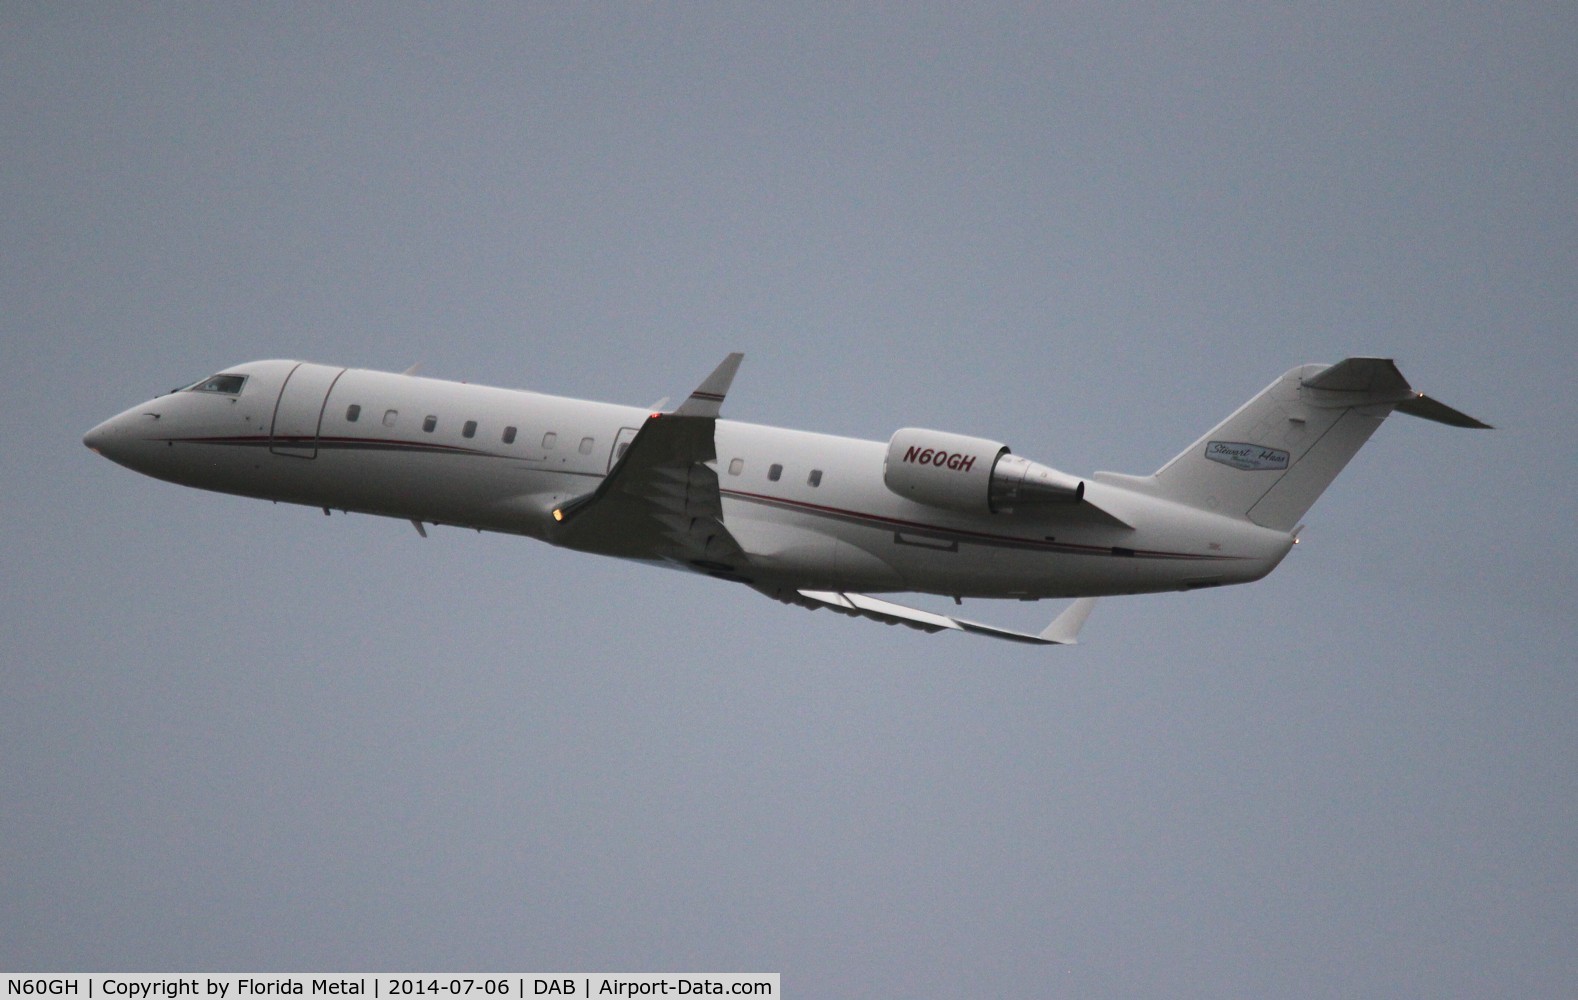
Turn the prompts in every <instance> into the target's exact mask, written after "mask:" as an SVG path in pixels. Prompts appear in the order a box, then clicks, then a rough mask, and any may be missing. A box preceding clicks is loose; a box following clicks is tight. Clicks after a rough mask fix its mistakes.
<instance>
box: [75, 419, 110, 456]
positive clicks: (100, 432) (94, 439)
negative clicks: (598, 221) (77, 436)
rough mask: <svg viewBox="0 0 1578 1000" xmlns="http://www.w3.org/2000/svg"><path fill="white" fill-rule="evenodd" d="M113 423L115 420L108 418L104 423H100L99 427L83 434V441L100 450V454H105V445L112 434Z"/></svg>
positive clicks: (95, 449) (97, 450)
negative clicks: (111, 425)
mask: <svg viewBox="0 0 1578 1000" xmlns="http://www.w3.org/2000/svg"><path fill="white" fill-rule="evenodd" d="M111 423H113V421H110V420H106V421H104V423H102V424H99V425H98V426H97V427H95V428H93V429H92V430H90V431H88V432H87V433H86V434H84V435H82V443H83V444H84V445H87V446H88V447H89V448H91V449H93V450H94V451H96V452H98V453H99V454H100V455H102V454H104V446H105V445H106V444H108V443H109V440H110V435H111V433H112V432H111V431H110V424H111Z"/></svg>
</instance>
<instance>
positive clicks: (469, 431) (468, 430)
mask: <svg viewBox="0 0 1578 1000" xmlns="http://www.w3.org/2000/svg"><path fill="white" fill-rule="evenodd" d="M460 436H461V437H468V438H474V437H476V436H477V422H476V421H475V420H468V421H466V423H465V426H464V427H462V428H460Z"/></svg>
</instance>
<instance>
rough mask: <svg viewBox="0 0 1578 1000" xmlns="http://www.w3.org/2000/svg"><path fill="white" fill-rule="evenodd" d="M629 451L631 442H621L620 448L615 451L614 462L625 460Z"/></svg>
mask: <svg viewBox="0 0 1578 1000" xmlns="http://www.w3.org/2000/svg"><path fill="white" fill-rule="evenodd" d="M629 450H630V442H629V441H621V442H619V447H618V448H615V449H614V461H616V462H617V461H619V460H620V459H621V458H624V457H625V452H627V451H629Z"/></svg>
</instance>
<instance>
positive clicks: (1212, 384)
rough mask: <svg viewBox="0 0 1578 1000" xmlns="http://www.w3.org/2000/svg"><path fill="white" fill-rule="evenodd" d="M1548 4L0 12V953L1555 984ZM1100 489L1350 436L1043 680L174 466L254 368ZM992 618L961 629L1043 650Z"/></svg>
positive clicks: (1564, 352)
mask: <svg viewBox="0 0 1578 1000" xmlns="http://www.w3.org/2000/svg"><path fill="white" fill-rule="evenodd" d="M1575 53H1578V10H1575V8H1574V7H1573V6H1572V5H1571V4H1565V3H1562V4H1559V3H1552V4H1532V5H1531V4H1484V5H1435V4H1431V5H1418V4H1404V5H1394V4H1377V3H1363V4H1351V5H1344V4H1335V5H1333V4H1323V5H1304V4H1292V5H1283V4H1278V5H1268V4H1258V3H1257V4H1243V5H1219V4H1197V5H1188V6H1187V7H1152V6H1149V5H1133V4H1124V5H1108V4H1094V5H1090V4H1080V5H1069V6H1066V7H1064V6H1062V5H1054V4H1038V5H1026V6H998V5H986V6H979V5H972V6H971V7H970V8H969V9H968V10H965V9H963V8H957V7H955V6H953V5H924V4H919V5H917V4H903V5H885V6H882V7H867V6H847V5H834V6H823V5H713V4H682V5H680V4H576V5H555V6H538V5H513V4H512V5H463V6H451V5H429V4H422V5H405V4H376V5H355V4H334V5H304V4H279V3H249V4H235V5H218V4H182V5H170V4H136V5H125V4H119V5H108V4H61V3H31V2H13V3H8V4H5V5H4V6H3V8H0V88H3V89H0V139H3V146H0V148H3V150H4V152H3V153H0V164H3V169H0V209H3V214H0V225H3V227H4V230H3V232H4V244H3V245H4V249H5V252H4V255H3V257H0V328H3V329H4V331H5V335H4V339H3V341H0V343H3V350H4V358H5V368H6V371H7V377H6V379H5V384H4V388H3V389H0V392H3V393H4V397H3V398H4V402H5V407H4V413H5V417H6V421H7V431H6V433H5V434H4V436H3V438H0V456H3V462H4V465H3V467H0V468H3V475H0V512H3V517H0V661H3V662H0V666H3V670H0V968H6V969H44V970H79V971H80V970H115V969H120V970H124V969H168V970H194V971H197V970H231V971H235V970H248V971H252V970H324V969H353V970H391V969H393V970H437V969H445V970H450V969H462V970H528V971H529V970H558V969H584V970H593V971H596V970H616V969H630V970H702V969H708V970H745V971H780V972H782V973H783V975H784V979H783V987H784V990H785V992H786V994H788V993H792V994H793V995H794V996H796V997H802V996H803V997H810V996H839V995H858V996H950V995H960V994H965V993H968V994H971V995H978V996H993V995H996V996H1016V995H1017V996H1031V995H1049V996H1058V995H1062V996H1080V997H1093V996H1112V997H1130V996H1145V995H1156V996H1161V995H1165V996H1171V997H1220V996H1285V997H1298V996H1321V997H1326V996H1388V997H1432V998H1434V997H1443V996H1455V997H1475V996H1487V997H1488V996H1498V997H1500V996H1519V997H1556V996H1564V997H1566V996H1572V995H1573V993H1574V990H1575V988H1578V856H1575V855H1578V835H1575V831H1578V775H1575V771H1574V762H1575V761H1578V739H1575V719H1578V677H1575V659H1578V657H1575V654H1574V648H1575V638H1578V637H1575V634H1574V633H1575V626H1574V620H1575V617H1578V606H1575V599H1574V594H1575V586H1574V583H1575V581H1574V569H1573V567H1574V563H1575V556H1578V551H1575V543H1574V521H1575V514H1578V509H1575V505H1578V501H1575V494H1578V489H1575V487H1578V483H1575V470H1578V446H1575V444H1574V434H1573V426H1574V424H1575V422H1578V421H1575V418H1578V408H1575V405H1574V401H1573V400H1574V388H1573V387H1574V385H1575V383H1578V364H1575V353H1578V352H1575V337H1574V322H1575V321H1574V317H1575V316H1578V280H1575V278H1578V266H1575V265H1578V186H1575V182H1574V177H1575V176H1578V175H1575V165H1578V58H1575V56H1574V54H1575ZM731 350H741V351H744V352H745V354H746V361H745V366H744V368H743V369H742V370H741V373H740V376H739V378H738V379H737V380H736V381H735V384H734V391H733V393H732V394H731V395H730V397H729V400H728V404H727V406H726V410H725V413H726V415H729V416H733V417H736V418H738V419H743V420H751V421H757V422H764V423H777V424H787V425H794V426H800V427H806V428H810V429H815V430H823V431H829V432H836V433H842V434H850V435H855V436H861V437H868V438H877V439H886V438H887V436H888V435H889V434H891V433H892V431H893V430H894V429H896V428H898V427H901V426H907V425H920V426H933V427H941V428H946V429H950V430H956V431H959V432H962V433H970V434H980V435H989V436H992V437H998V438H1001V439H1004V440H1006V441H1008V443H1009V444H1010V445H1011V446H1012V447H1013V448H1014V450H1015V451H1016V452H1017V453H1019V454H1023V455H1025V456H1027V457H1030V458H1033V459H1035V460H1038V461H1041V462H1045V463H1047V464H1050V465H1053V466H1056V467H1058V468H1061V469H1066V470H1068V471H1070V472H1074V473H1077V474H1089V473H1090V472H1092V471H1095V470H1096V469H1113V470H1117V471H1124V472H1136V473H1145V472H1150V471H1152V470H1153V469H1155V468H1156V467H1157V466H1158V465H1160V464H1161V462H1162V461H1164V460H1165V459H1166V458H1168V457H1169V456H1171V455H1172V454H1174V453H1175V452H1176V451H1178V450H1179V449H1180V448H1182V447H1183V446H1185V445H1187V444H1188V443H1189V442H1190V441H1192V440H1193V439H1194V438H1195V436H1196V435H1198V434H1199V433H1201V432H1203V431H1204V430H1205V429H1207V428H1209V427H1210V426H1211V425H1212V424H1213V423H1214V422H1216V421H1217V420H1218V419H1220V418H1221V417H1223V416H1225V415H1226V414H1227V413H1229V412H1230V411H1231V410H1232V409H1233V408H1234V407H1236V406H1238V405H1239V403H1241V402H1242V401H1243V400H1244V399H1246V398H1248V397H1249V396H1250V395H1252V394H1253V393H1254V392H1256V391H1258V390H1259V389H1260V388H1261V387H1262V386H1264V385H1265V384H1266V383H1267V382H1269V381H1270V380H1271V379H1272V378H1274V377H1275V376H1276V375H1278V374H1280V373H1281V372H1283V371H1284V370H1286V369H1287V368H1289V367H1291V366H1293V365H1295V364H1299V363H1303V362H1312V361H1318V362H1331V361H1336V360H1338V359H1340V358H1342V357H1345V356H1348V355H1352V354H1363V355H1382V356H1388V357H1395V358H1397V359H1398V362H1399V364H1400V366H1401V367H1402V369H1403V371H1404V372H1405V373H1406V374H1407V375H1408V376H1409V378H1410V379H1411V380H1412V381H1413V382H1414V383H1415V385H1416V386H1417V387H1419V388H1421V389H1423V390H1425V391H1427V392H1430V393H1431V394H1433V395H1435V396H1437V397H1438V398H1440V399H1442V400H1444V401H1446V402H1448V403H1450V404H1452V405H1454V406H1457V407H1460V408H1462V409H1464V410H1466V411H1467V412H1469V413H1472V414H1474V415H1476V416H1479V417H1481V418H1483V419H1485V420H1487V421H1489V422H1491V423H1493V424H1496V425H1497V426H1498V428H1499V429H1497V430H1496V431H1494V432H1477V433H1470V432H1466V431H1456V430H1452V429H1449V428H1445V427H1441V426H1438V425H1435V424H1429V423H1425V422H1423V421H1417V420H1410V419H1407V418H1404V417H1394V418H1393V419H1392V420H1390V421H1388V422H1387V424H1386V426H1384V427H1383V428H1382V429H1381V431H1380V432H1379V433H1378V434H1377V435H1376V437H1375V439H1374V440H1373V441H1372V443H1371V444H1370V445H1369V446H1368V447H1367V448H1366V449H1365V450H1364V451H1363V452H1361V453H1360V455H1359V457H1358V458H1357V459H1356V460H1355V461H1354V462H1353V463H1352V465H1351V466H1350V467H1349V469H1348V471H1347V472H1346V473H1345V474H1344V475H1343V477H1342V478H1340V479H1339V480H1338V481H1337V483H1336V485H1335V486H1334V487H1333V488H1332V489H1331V490H1330V491H1329V492H1328V493H1327V494H1326V495H1325V497H1323V498H1322V500H1321V501H1320V502H1319V503H1317V504H1316V506H1315V508H1314V510H1313V511H1311V513H1310V515H1309V517H1308V521H1309V527H1308V528H1307V529H1306V531H1305V534H1304V544H1302V545H1301V546H1300V547H1299V549H1298V550H1297V551H1296V552H1295V553H1294V554H1293V556H1292V557H1290V558H1289V559H1288V560H1287V561H1286V562H1285V563H1284V564H1283V566H1282V567H1281V568H1280V569H1279V570H1278V571H1277V572H1276V573H1275V574H1274V575H1273V576H1271V577H1270V578H1268V579H1267V580H1266V581H1264V582H1262V583H1258V584H1255V585H1253V586H1249V587H1239V588H1229V589H1225V590H1221V591H1215V592H1209V593H1198V594H1191V595H1167V596H1155V597H1136V598H1129V599H1113V600H1108V601H1105V602H1103V603H1102V604H1101V605H1100V606H1098V608H1097V610H1096V613H1095V615H1094V616H1093V617H1092V619H1091V621H1090V623H1089V625H1088V626H1087V628H1086V630H1085V633H1084V636H1083V638H1084V644H1083V645H1081V646H1079V647H1077V648H1074V649H1056V650H1050V651H1049V650H1043V649H1031V648H1023V647H1019V646H1015V645H1011V644H1007V643H996V642H992V641H989V640H985V639H970V638H964V637H959V636H937V637H932V636H925V635H921V634H919V633H914V632H910V631H907V630H903V629H891V628H883V627H881V626H879V625H875V624H872V623H868V622H858V621H850V620H847V619H843V618H840V617H837V616H834V615H832V614H829V613H826V612H822V613H812V612H807V611H803V610H799V609H794V608H787V607H784V606H781V605H778V604H775V603H773V602H770V601H767V600H764V599H763V598H761V597H759V596H757V595H755V594H753V593H751V592H749V591H746V590H744V589H740V588H733V587H730V586H728V585H726V584H722V583H718V582H714V581H711V580H706V579H698V578H691V577H687V576H684V575H682V574H677V573H663V572H659V571H655V570H652V569H648V568H644V567H641V566H635V565H626V564H620V563H615V562H610V561H603V560H599V559H595V558H592V557H584V556H574V555H570V554H567V553H562V552H558V551H555V550H553V549H550V548H548V547H546V546H543V545H540V544H536V543H532V542H528V541H525V540H521V539H516V538H509V537H499V536H479V535H476V534H471V533H466V532H462V531H458V530H453V529H448V530H443V529H441V530H436V531H434V532H433V533H432V537H431V538H430V539H428V540H427V541H423V540H422V539H420V538H418V537H417V535H416V533H415V532H414V531H412V530H411V528H410V526H409V525H407V524H403V523H400V522H396V521H388V520H381V519H375V518H370V517H357V516H350V517H343V516H339V515H336V516H334V517H330V518H325V517H324V516H323V515H322V514H320V513H319V512H317V511H316V510H309V509H303V508H288V507H278V506H272V505H269V504H265V503H261V502H258V501H252V500H243V499H238V498H233V497H224V496H218V495H210V494H203V493H198V492H195V491H190V490H183V489H180V488H177V487H174V486H170V485H167V484H163V483H159V482H155V481H153V480H150V479H146V478H142V477H139V476H137V475H135V474H133V473H131V472H129V471H127V470H125V469H121V468H119V467H117V466H114V465H112V464H111V463H109V462H106V461H104V460H102V459H100V458H97V457H96V456H94V455H92V454H91V453H89V452H88V451H87V450H86V449H84V448H83V447H82V446H81V444H80V438H81V435H82V433H83V431H85V430H86V429H87V428H88V427H90V426H92V425H93V424H95V423H97V422H98V421H100V420H102V419H104V418H106V417H108V416H110V415H112V414H114V413H116V412H119V411H120V410H121V409H123V408H125V407H128V406H131V405H133V404H135V403H137V402H139V401H141V400H143V399H145V398H147V397H149V396H151V395H154V394H156V393H158V392H162V391H165V390H167V389H169V388H171V387H173V386H176V385H179V384H183V383H185V382H189V381H191V380H194V379H196V378H198V377H201V376H203V375H205V374H208V373H210V372H212V371H216V370H218V369H220V368H223V367H225V366H227V365H230V364H234V363H238V362H241V361H246V360H251V359H256V358H265V357H295V358H304V359H311V360H318V361H324V362H333V363H336V364H343V365H354V366H363V367H371V368H383V369H392V370H395V371H399V370H403V369H405V368H406V367H408V366H410V365H411V364H413V363H417V362H420V363H421V364H422V366H423V372H424V374H430V375H434V376H438V377H446V378H455V379H466V380H472V381H478V382H488V383H493V384H499V385H505V386H515V387H523V388H532V389H542V390H545V391H550V392H557V393H563V394H567V395H577V396H584V397H590V398H596V399H605V400H614V401H619V402H626V403H632V404H636V405H646V404H648V403H651V402H652V401H654V400H656V399H658V398H659V397H662V396H674V397H676V398H677V397H678V396H680V395H682V394H683V393H685V392H687V391H689V389H691V388H692V387H693V386H694V385H695V383H696V382H697V381H698V380H699V379H700V378H701V377H702V376H703V375H705V374H706V373H707V372H708V371H709V370H711V368H712V367H713V366H714V365H715V364H717V362H718V361H719V360H720V359H721V358H722V356H723V355H724V353H726V352H727V351H731ZM1057 610H1058V609H1057V608H1056V607H1054V606H1051V605H1033V606H1027V605H1019V604H1008V605H995V604H987V603H974V602H971V603H970V604H969V605H967V607H966V611H967V613H969V614H972V615H973V616H975V617H980V618H983V619H986V620H989V621H996V622H1002V623H1004V624H1008V625H1019V626H1032V625H1037V626H1038V625H1040V624H1043V623H1044V622H1045V621H1046V620H1048V619H1049V618H1050V617H1051V616H1052V615H1053V614H1054V613H1055V612H1056V611H1057Z"/></svg>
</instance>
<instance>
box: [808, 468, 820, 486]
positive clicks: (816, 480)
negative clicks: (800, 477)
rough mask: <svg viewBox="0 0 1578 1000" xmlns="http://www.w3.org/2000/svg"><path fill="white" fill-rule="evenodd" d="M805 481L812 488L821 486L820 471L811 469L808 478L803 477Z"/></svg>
mask: <svg viewBox="0 0 1578 1000" xmlns="http://www.w3.org/2000/svg"><path fill="white" fill-rule="evenodd" d="M805 481H806V482H807V483H809V484H810V485H812V486H821V485H822V470H821V469H812V470H811V474H810V475H809V476H806V477H805Z"/></svg>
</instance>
